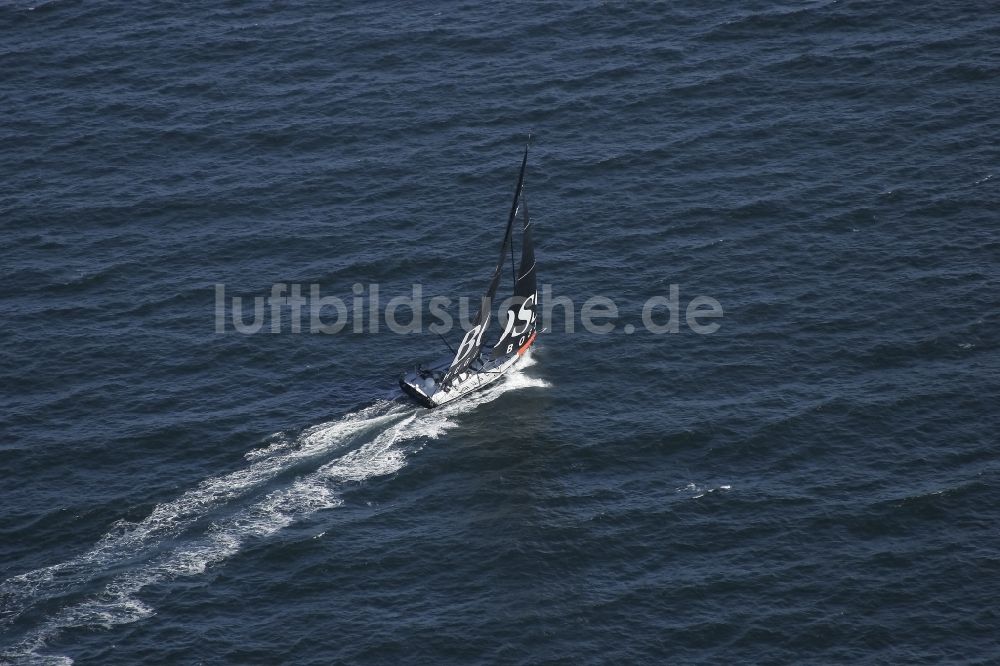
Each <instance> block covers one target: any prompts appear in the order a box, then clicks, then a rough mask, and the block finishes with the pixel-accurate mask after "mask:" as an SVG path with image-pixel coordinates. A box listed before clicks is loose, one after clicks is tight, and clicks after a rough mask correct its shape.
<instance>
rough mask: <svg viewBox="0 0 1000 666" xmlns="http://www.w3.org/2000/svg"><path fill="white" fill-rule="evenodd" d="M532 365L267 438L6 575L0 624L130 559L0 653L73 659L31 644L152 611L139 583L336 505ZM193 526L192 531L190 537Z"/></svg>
mask: <svg viewBox="0 0 1000 666" xmlns="http://www.w3.org/2000/svg"><path fill="white" fill-rule="evenodd" d="M533 364H534V361H533V360H532V358H531V354H530V353H529V354H526V355H525V357H524V358H523V359H522V362H521V364H520V365H519V367H518V369H517V370H516V371H515V372H513V373H511V374H510V375H508V376H507V377H505V378H504V379H503V380H501V381H500V382H498V383H496V384H494V385H493V386H490V387H488V388H487V389H485V390H483V391H481V392H478V393H475V394H472V395H470V396H468V397H466V398H463V399H462V400H459V401H457V402H455V403H452V404H449V405H445V406H443V407H439V408H437V409H435V410H425V409H423V408H416V407H413V406H411V405H408V404H406V403H404V402H402V401H400V400H383V401H379V402H377V403H375V404H373V405H371V406H369V407H366V408H364V409H361V410H359V411H357V412H353V413H351V414H348V415H346V416H344V417H343V418H341V419H339V420H337V421H332V422H329V423H324V424H322V425H319V426H315V427H313V428H310V429H309V430H307V431H305V432H303V433H302V434H301V435H300V436H299V437H298V439H297V440H296V441H295V442H293V443H289V442H287V441H285V440H282V439H281V438H280V437H279V438H278V441H277V442H275V444H274V445H272V446H269V447H268V448H267V449H264V450H263V451H262V452H257V453H254V454H252V456H251V459H252V460H253V462H252V463H251V464H250V465H249V466H248V467H246V468H245V469H242V470H238V471H236V472H233V473H231V474H227V475H223V476H219V477H213V478H211V479H207V480H205V481H203V482H201V483H200V484H199V485H198V486H197V487H196V488H194V489H192V490H190V491H188V492H186V493H184V494H183V495H181V496H180V497H179V498H177V499H176V500H173V501H171V502H166V503H164V504H160V505H157V506H156V507H155V508H154V509H153V511H152V513H151V514H150V515H149V517H147V518H146V519H145V520H143V521H141V522H139V523H137V524H132V525H124V524H121V523H119V524H116V525H115V528H114V529H113V530H112V531H110V532H108V533H107V534H106V535H104V537H102V538H101V540H100V541H99V542H98V543H97V545H95V546H94V547H93V548H92V549H90V550H89V551H87V552H86V553H84V554H82V555H80V556H78V557H75V558H73V559H71V560H68V561H66V562H62V563H59V564H55V565H52V566H48V567H43V568H41V569H36V570H34V571H30V572H27V573H24V574H21V575H18V576H14V577H12V578H9V579H8V580H6V581H4V582H3V583H2V584H0V618H2V619H0V623H2V624H9V623H11V622H13V620H14V619H15V618H17V617H18V616H20V615H21V614H22V613H23V612H24V611H25V610H27V609H28V608H31V607H33V606H36V605H37V604H38V603H40V602H43V601H51V600H53V599H54V598H57V597H59V596H61V595H68V594H72V593H74V592H76V593H79V592H80V589H81V588H84V587H87V586H89V587H93V586H94V585H95V584H99V581H100V580H101V579H102V578H103V577H105V574H104V572H105V571H106V570H107V569H109V568H111V569H118V568H121V567H126V566H129V563H130V562H132V561H133V560H135V564H132V565H131V566H130V567H129V568H127V569H126V570H125V571H123V572H122V573H120V574H118V575H116V576H114V577H113V578H112V579H111V580H110V581H109V582H107V583H106V584H105V585H104V587H103V588H102V589H101V590H100V591H99V592H98V593H96V594H90V595H88V597H87V598H86V599H85V600H83V601H81V602H78V603H74V604H71V605H68V606H64V607H63V608H62V609H60V610H58V611H56V612H55V613H54V614H52V615H50V616H49V617H47V618H46V619H44V620H43V621H42V622H41V623H40V624H38V625H37V626H36V627H35V628H33V629H29V630H28V631H27V632H26V634H25V635H24V636H23V638H22V639H21V641H20V642H19V643H18V644H17V645H15V646H14V647H13V648H11V649H10V650H8V651H6V652H4V653H0V658H7V659H12V660H14V659H16V660H19V661H24V662H27V663H58V664H67V663H72V661H71V660H69V659H68V658H66V657H62V656H46V655H42V654H39V651H40V650H43V649H44V648H45V647H46V646H47V645H48V643H49V642H50V641H51V640H52V639H53V638H55V637H57V636H58V635H59V634H60V633H62V632H63V631H65V630H67V629H71V628H88V627H102V628H111V627H113V626H115V625H120V624H126V623H130V622H136V621H138V620H142V619H145V618H148V617H150V616H152V615H154V614H155V610H154V609H152V608H151V607H149V606H148V605H146V604H145V603H143V602H142V601H141V600H140V599H138V598H137V594H138V593H139V592H140V591H141V590H142V589H143V588H145V587H147V586H149V585H152V584H156V583H163V582H168V581H170V580H173V579H176V578H179V577H182V576H193V575H198V574H202V573H204V572H205V571H206V570H207V569H208V568H209V567H210V566H212V565H216V564H219V563H221V562H223V561H225V560H227V559H229V558H231V557H232V556H233V555H235V554H236V553H238V552H240V550H242V549H243V547H244V546H245V544H246V543H247V542H248V541H250V540H251V539H265V538H267V537H269V536H271V535H273V534H275V533H276V532H278V531H279V530H281V529H283V528H284V527H286V526H288V525H290V524H292V523H293V522H295V521H297V520H302V519H304V518H306V517H308V516H310V515H312V514H314V513H316V512H317V511H321V510H324V509H332V508H336V507H338V506H341V505H342V504H343V500H342V499H341V497H340V494H341V491H342V490H343V489H344V488H345V487H347V486H349V485H351V484H356V483H358V482H361V481H365V480H367V479H371V478H376V477H383V476H388V475H390V474H393V473H395V472H397V471H398V470H400V469H401V468H402V467H403V466H404V465H405V464H406V461H407V458H408V456H410V455H412V454H413V453H415V452H416V451H419V450H420V448H421V446H420V445H417V446H413V445H408V443H410V442H414V441H424V440H427V439H436V438H437V437H439V436H441V435H442V434H444V433H445V432H447V431H448V430H450V429H452V428H454V427H455V426H456V425H457V423H456V422H455V421H454V420H453V417H454V416H456V415H458V414H462V413H467V412H469V411H472V410H474V409H475V408H476V407H478V406H479V405H481V404H483V403H487V402H490V401H492V400H495V399H496V398H498V397H499V396H500V395H502V394H504V393H506V392H508V391H511V390H516V389H520V388H525V387H531V386H534V387H545V386H548V384H547V383H546V382H545V381H544V380H541V379H538V378H533V377H528V376H526V375H524V374H523V372H522V371H523V370H524V369H525V368H527V367H530V366H531V365H533ZM365 435H368V436H367V437H364V436H365ZM362 438H364V439H365V440H366V441H364V443H362V444H361V445H360V446H358V447H357V448H353V449H352V450H350V451H348V452H346V453H344V454H342V455H339V456H337V457H335V458H334V459H333V460H330V461H329V462H326V463H324V464H322V465H320V466H319V467H317V468H316V469H314V470H313V471H312V472H309V473H306V474H304V475H302V476H299V477H298V478H296V479H295V480H294V481H292V482H290V483H288V484H287V485H284V486H281V487H278V488H276V489H274V490H271V491H269V492H267V493H266V494H264V495H263V497H260V498H259V499H257V500H256V501H252V502H251V503H249V504H248V505H247V506H245V507H243V508H240V509H238V510H236V511H235V512H233V513H231V514H230V515H228V516H226V517H225V518H221V519H217V520H214V521H211V522H210V523H209V525H208V527H207V528H203V529H201V530H200V532H199V531H198V530H195V529H193V528H195V527H196V526H197V525H198V523H203V522H205V521H206V520H208V519H210V518H211V516H212V513H213V511H216V510H218V509H220V508H225V507H227V506H230V505H231V504H232V503H233V502H234V500H238V499H240V498H241V497H243V496H245V495H247V494H249V493H250V492H251V491H252V490H253V489H254V488H258V487H260V486H262V485H263V484H265V483H266V482H267V481H269V480H273V479H274V478H275V477H277V476H279V475H280V474H281V473H282V472H286V471H289V470H291V469H292V468H294V467H295V466H297V465H299V464H302V463H303V462H304V461H306V460H308V459H314V458H320V457H322V456H323V455H324V454H329V453H331V452H333V451H335V450H339V449H342V448H344V446H346V445H348V444H350V443H356V442H357V440H359V439H362ZM192 531H193V532H195V534H193V535H192V534H189V533H190V532H192ZM171 546H172V547H171Z"/></svg>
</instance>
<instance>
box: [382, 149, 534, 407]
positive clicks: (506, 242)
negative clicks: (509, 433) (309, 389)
mask: <svg viewBox="0 0 1000 666" xmlns="http://www.w3.org/2000/svg"><path fill="white" fill-rule="evenodd" d="M527 165H528V147H527V146H525V147H524V158H523V159H522V160H521V172H520V174H519V175H518V177H517V187H516V188H515V189H514V203H513V204H511V208H510V217H509V219H508V220H507V230H506V232H505V233H504V237H503V243H502V244H501V246H500V259H499V260H498V261H497V266H496V268H495V269H494V271H493V277H492V279H491V280H490V284H489V288H487V290H486V295H485V297H484V298H483V301H482V305H481V307H480V310H479V313H478V314H477V315H476V318H475V319H474V320H473V325H472V328H470V329H469V330H468V331H467V332H466V333H465V337H463V338H462V343H461V344H460V345H459V346H458V350H453V354H454V355H448V356H444V357H442V358H440V359H439V360H438V361H436V362H434V363H432V364H430V365H429V366H426V367H424V366H420V365H418V366H417V367H416V369H414V370H411V371H410V372H406V373H404V374H403V375H402V377H400V378H399V386H400V388H402V389H403V392H404V393H406V394H407V395H408V396H410V397H411V398H413V399H414V400H416V401H417V402H418V403H420V404H421V405H424V406H425V407H438V406H440V405H443V404H445V403H447V402H451V401H452V400H455V399H457V398H460V397H462V396H463V395H466V394H468V393H471V392H472V391H476V390H478V389H480V388H483V387H484V386H487V385H489V384H491V383H493V382H495V381H496V380H498V379H500V377H502V376H503V375H504V373H506V372H507V371H508V370H510V369H511V368H512V367H514V366H515V365H516V364H517V362H518V361H519V360H520V359H521V356H523V355H524V353H525V352H527V351H528V348H529V347H531V345H532V343H534V342H535V336H536V335H537V332H536V330H535V323H536V319H537V317H536V303H537V297H538V293H537V284H536V280H535V246H534V244H533V243H532V240H531V220H530V218H529V217H528V204H527V201H526V200H525V197H524V171H525V168H526V167H527ZM519 212H520V213H521V215H522V220H523V221H522V224H521V261H520V265H519V266H518V268H517V269H516V271H514V294H513V298H512V299H511V305H510V306H509V307H508V308H507V311H506V321H505V323H504V328H503V332H502V333H501V334H500V337H499V339H498V340H497V341H496V342H495V343H493V344H484V340H485V338H486V333H487V332H488V330H489V326H490V320H491V309H492V304H493V297H494V296H495V295H496V292H497V289H498V287H499V286H500V277H501V273H502V272H503V266H504V263H505V261H506V258H507V250H508V248H509V249H510V260H511V269H512V270H513V269H514V266H513V264H514V248H513V238H512V236H513V229H514V222H515V221H516V220H517V218H518V213H519ZM449 347H450V345H449Z"/></svg>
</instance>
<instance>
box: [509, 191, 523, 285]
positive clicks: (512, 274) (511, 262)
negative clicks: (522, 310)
mask: <svg viewBox="0 0 1000 666" xmlns="http://www.w3.org/2000/svg"><path fill="white" fill-rule="evenodd" d="M521 198H524V190H521ZM521 242H522V243H523V242H524V241H523V240H522V241H521ZM510 275H511V277H513V278H514V286H515V288H516V287H517V268H515V266H514V239H513V238H511V239H510Z"/></svg>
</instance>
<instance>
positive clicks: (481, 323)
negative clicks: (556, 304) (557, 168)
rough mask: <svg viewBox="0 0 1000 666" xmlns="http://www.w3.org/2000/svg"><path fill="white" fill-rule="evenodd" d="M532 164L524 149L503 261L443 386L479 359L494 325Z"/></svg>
mask: <svg viewBox="0 0 1000 666" xmlns="http://www.w3.org/2000/svg"><path fill="white" fill-rule="evenodd" d="M527 165H528V147H527V146H525V148H524V159H522V160H521V173H520V174H519V175H518V177H517V187H516V188H515V189H514V203H513V204H511V207H510V218H509V219H508V220H507V231H506V232H505V233H504V236H503V244H502V245H501V246H500V260H499V261H497V267H496V268H495V269H494V271H493V278H492V279H491V280H490V286H489V288H488V289H487V290H486V296H484V298H483V303H482V305H481V306H480V308H479V313H478V314H476V319H475V320H474V323H473V325H472V328H470V329H469V330H468V331H467V332H466V334H465V337H464V338H462V344H460V345H459V347H458V351H457V352H455V360H453V361H452V362H451V366H450V367H449V368H448V372H446V373H445V375H444V378H443V379H442V380H441V385H442V386H445V387H447V386H450V385H451V383H452V382H454V381H455V378H456V377H458V375H460V374H461V373H463V372H465V370H466V369H467V368H468V367H469V364H471V363H472V362H473V361H474V360H476V359H477V358H479V351H480V350H481V349H482V347H483V336H484V335H485V334H486V330H487V329H488V328H489V326H490V310H491V309H492V307H493V297H494V296H496V293H497V287H498V286H500V273H501V271H502V270H503V264H504V260H505V259H506V256H507V248H508V247H510V237H511V230H512V229H513V228H514V218H515V217H517V202H518V201H519V200H520V198H521V186H522V185H523V184H524V168H525V167H526V166H527Z"/></svg>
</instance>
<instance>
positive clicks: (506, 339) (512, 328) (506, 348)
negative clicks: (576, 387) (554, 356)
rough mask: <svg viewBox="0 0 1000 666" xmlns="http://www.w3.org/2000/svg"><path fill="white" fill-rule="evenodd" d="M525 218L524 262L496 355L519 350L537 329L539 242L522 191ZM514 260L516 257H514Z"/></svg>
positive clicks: (522, 245)
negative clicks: (533, 237)
mask: <svg viewBox="0 0 1000 666" xmlns="http://www.w3.org/2000/svg"><path fill="white" fill-rule="evenodd" d="M521 209H522V211H523V213H524V222H523V223H522V227H521V234H522V240H521V262H520V265H519V267H518V271H517V279H516V280H515V282H514V297H513V298H512V299H511V304H510V306H509V307H508V308H507V317H506V321H505V322H504V329H503V333H502V334H501V335H500V339H499V340H497V343H496V344H495V345H494V346H493V356H494V357H496V356H505V355H507V354H512V353H514V352H516V351H519V350H520V349H521V348H522V347H524V345H525V344H528V343H529V342H530V340H531V336H532V335H533V334H534V332H535V303H536V301H537V284H536V280H535V245H534V243H533V242H532V240H531V218H529V217H528V200H527V198H526V197H525V196H524V193H523V192H522V193H521ZM512 261H513V259H512Z"/></svg>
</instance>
